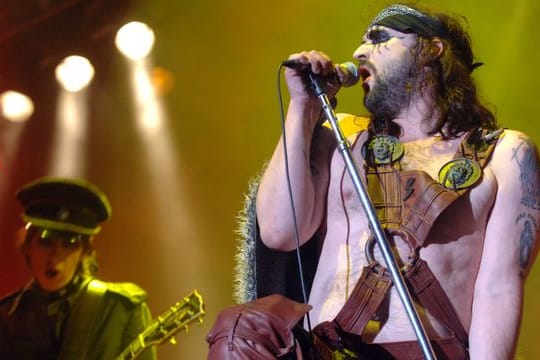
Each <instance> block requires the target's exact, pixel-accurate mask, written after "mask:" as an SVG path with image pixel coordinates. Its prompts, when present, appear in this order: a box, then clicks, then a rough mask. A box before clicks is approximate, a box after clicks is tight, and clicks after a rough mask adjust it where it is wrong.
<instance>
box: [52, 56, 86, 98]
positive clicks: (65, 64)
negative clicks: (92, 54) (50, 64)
mask: <svg viewBox="0 0 540 360" xmlns="http://www.w3.org/2000/svg"><path fill="white" fill-rule="evenodd" d="M55 74H56V80H58V82H59V83H60V85H62V87H63V88H64V89H65V90H66V91H69V92H77V91H80V90H82V89H84V88H85V87H87V86H88V84H90V82H91V81H92V79H93V78H94V67H93V66H92V63H90V61H88V59H86V58H85V57H82V56H78V55H72V56H68V57H66V58H65V59H64V60H62V62H61V63H60V64H58V66H57V67H56V71H55Z"/></svg>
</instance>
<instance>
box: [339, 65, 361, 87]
mask: <svg viewBox="0 0 540 360" xmlns="http://www.w3.org/2000/svg"><path fill="white" fill-rule="evenodd" d="M339 66H340V67H341V68H342V69H343V70H344V72H345V74H346V76H345V79H343V81H342V83H341V85H343V86H345V87H347V86H353V85H354V84H356V83H357V82H358V80H360V75H359V74H358V68H357V67H356V65H355V64H354V63H353V62H351V61H347V62H344V63H342V64H340V65H339Z"/></svg>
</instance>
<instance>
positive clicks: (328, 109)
mask: <svg viewBox="0 0 540 360" xmlns="http://www.w3.org/2000/svg"><path fill="white" fill-rule="evenodd" d="M309 80H310V82H311V85H312V88H313V90H314V91H315V95H316V96H317V97H318V98H319V100H320V101H321V104H322V108H323V110H324V112H325V114H326V117H327V118H328V121H329V122H330V125H331V126H332V130H333V131H334V135H335V136H336V139H337V142H338V150H339V152H340V153H341V155H342V156H343V160H344V161H345V165H346V167H347V170H348V172H349V175H350V176H351V180H352V182H353V184H354V187H355V189H356V193H357V195H358V197H359V198H360V202H361V204H362V207H363V208H364V211H365V213H366V216H367V218H368V222H369V225H370V228H371V231H372V232H373V235H374V237H375V239H376V240H377V244H378V245H379V248H380V250H381V252H382V255H383V258H384V261H385V263H386V267H387V269H388V271H389V272H390V275H391V277H392V281H393V283H394V285H395V287H396V290H397V292H398V294H399V297H400V299H401V302H402V303H403V306H404V307H405V312H406V313H407V316H408V317H409V321H410V322H411V325H412V326H413V329H414V332H415V334H416V337H417V338H418V342H419V345H420V347H421V348H422V352H423V354H424V358H425V359H427V360H436V359H437V358H436V356H435V353H434V351H433V348H432V347H431V343H430V342H429V341H428V338H427V335H426V330H425V329H424V327H423V325H422V323H421V321H420V318H419V316H418V312H417V311H416V308H415V307H414V305H413V303H412V298H411V294H410V293H409V290H408V288H407V286H406V285H405V280H404V279H403V276H402V275H401V272H400V271H399V268H398V265H397V262H396V259H395V257H394V254H393V253H392V250H391V248H390V244H389V242H388V239H387V238H386V235H385V233H384V230H383V229H382V226H381V223H380V222H379V219H378V218H377V215H376V213H375V208H374V206H373V204H372V203H371V200H370V198H369V196H368V194H367V191H366V188H365V186H364V183H363V182H362V181H361V179H360V176H359V175H358V165H357V164H356V161H355V160H354V158H353V156H352V154H351V149H350V146H349V143H348V141H347V140H346V139H345V136H344V135H343V132H342V130H341V128H340V126H339V124H338V123H337V117H336V114H335V112H334V109H333V108H332V105H331V104H330V101H329V100H328V96H327V95H326V92H325V91H324V89H323V88H322V86H321V85H320V83H319V81H318V80H317V78H316V76H315V75H314V74H313V73H312V72H309Z"/></svg>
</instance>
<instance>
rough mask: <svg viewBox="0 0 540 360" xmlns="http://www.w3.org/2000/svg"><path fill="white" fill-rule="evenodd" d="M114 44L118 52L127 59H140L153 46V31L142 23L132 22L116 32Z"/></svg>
mask: <svg viewBox="0 0 540 360" xmlns="http://www.w3.org/2000/svg"><path fill="white" fill-rule="evenodd" d="M115 44H116V47H117V48H118V50H120V52H121V53H122V54H124V55H125V56H126V57H128V58H129V59H131V60H138V59H142V58H144V57H146V56H147V55H148V54H149V53H150V50H152V47H153V46H154V31H152V29H151V28H150V27H149V26H148V25H146V24H144V23H142V22H138V21H132V22H130V23H127V24H125V25H124V26H122V27H121V28H120V30H118V32H117V33H116V38H115Z"/></svg>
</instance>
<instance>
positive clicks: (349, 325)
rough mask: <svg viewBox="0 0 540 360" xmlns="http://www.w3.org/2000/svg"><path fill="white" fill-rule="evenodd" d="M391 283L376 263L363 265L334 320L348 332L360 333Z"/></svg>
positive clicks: (383, 270) (384, 271)
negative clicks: (360, 273)
mask: <svg viewBox="0 0 540 360" xmlns="http://www.w3.org/2000/svg"><path fill="white" fill-rule="evenodd" d="M391 285H392V280H391V279H390V277H389V276H388V274H387V271H386V270H385V269H384V268H382V267H381V266H378V265H376V264H372V265H369V266H366V267H364V269H363V271H362V275H361V276H360V279H359V280H358V282H357V283H356V285H355V287H354V289H353V291H352V293H351V296H350V297H349V299H348V300H347V302H345V305H343V307H342V308H341V310H340V311H339V313H338V314H337V316H336V317H335V319H334V321H335V322H336V323H337V324H338V325H339V327H340V328H341V329H342V330H343V331H345V332H348V333H352V334H358V335H360V334H362V331H363V330H364V328H365V326H366V324H367V323H368V321H369V320H370V319H371V318H372V316H373V314H375V312H376V311H377V309H378V308H379V306H380V305H381V303H382V301H383V300H384V298H385V297H386V294H387V293H388V289H390V286H391Z"/></svg>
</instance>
